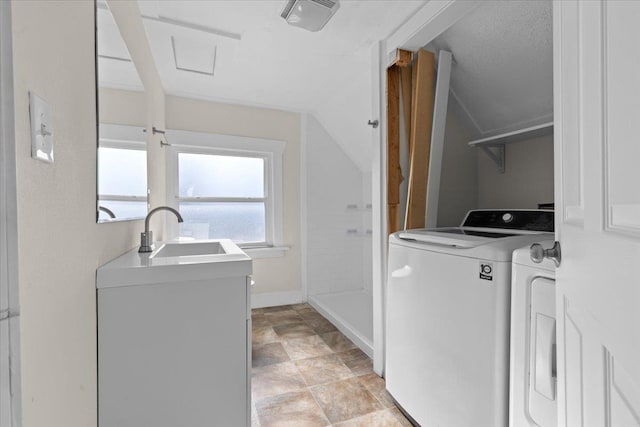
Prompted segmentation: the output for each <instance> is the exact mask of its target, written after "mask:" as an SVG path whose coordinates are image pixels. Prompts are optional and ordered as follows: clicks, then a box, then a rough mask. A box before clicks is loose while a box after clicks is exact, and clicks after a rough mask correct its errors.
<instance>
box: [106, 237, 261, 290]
mask: <svg viewBox="0 0 640 427" xmlns="http://www.w3.org/2000/svg"><path fill="white" fill-rule="evenodd" d="M155 246H156V249H155V250H154V251H153V252H146V253H141V252H138V248H134V249H131V250H130V251H128V252H127V253H125V254H123V255H121V256H119V257H118V258H116V259H114V260H112V261H111V262H108V263H107V264H105V265H103V266H102V267H100V268H99V269H98V275H97V286H98V289H100V288H107V287H114V286H127V285H141V284H153V283H168V282H179V281H189V280H204V279H206V280H210V279H214V278H216V277H234V276H247V275H249V274H251V269H252V267H251V258H249V257H248V256H247V254H245V253H244V252H243V251H242V249H240V248H239V247H238V245H236V244H235V243H233V241H231V240H229V239H217V240H196V241H178V242H176V241H171V242H155Z"/></svg>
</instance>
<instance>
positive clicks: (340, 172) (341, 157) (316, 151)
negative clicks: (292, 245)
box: [304, 115, 371, 295]
mask: <svg viewBox="0 0 640 427" xmlns="http://www.w3.org/2000/svg"><path fill="white" fill-rule="evenodd" d="M304 169H306V173H307V224H306V226H307V245H308V249H307V286H308V290H309V294H310V295H316V294H322V293H326V292H331V291H338V290H353V289H361V288H363V280H364V272H363V267H364V259H365V256H366V254H365V250H364V244H365V241H366V240H367V239H368V240H371V238H370V237H366V236H363V235H362V234H363V232H364V231H366V230H365V222H364V221H363V214H365V212H363V211H362V210H358V209H348V208H347V206H348V205H354V204H355V205H357V206H358V207H359V208H362V207H363V206H364V205H365V204H366V203H370V200H371V199H370V198H369V199H366V202H365V201H364V200H365V199H364V191H363V190H364V189H363V173H362V172H361V170H360V169H359V168H358V167H357V166H356V164H355V163H353V161H351V159H350V157H349V156H348V155H347V154H346V153H345V152H344V151H343V150H342V148H341V147H340V146H339V145H338V144H337V143H336V141H335V140H333V139H332V137H331V136H330V135H329V134H328V133H327V131H326V129H325V128H324V127H323V126H322V125H321V124H320V122H319V121H318V120H317V119H316V118H315V117H314V116H312V115H309V116H308V121H307V164H306V168H304ZM369 194H370V193H369ZM368 215H369V216H370V215H371V213H370V212H368ZM349 229H356V230H357V231H358V233H359V235H350V234H348V233H347V230H349ZM368 255H369V258H370V257H371V251H369V252H368Z"/></svg>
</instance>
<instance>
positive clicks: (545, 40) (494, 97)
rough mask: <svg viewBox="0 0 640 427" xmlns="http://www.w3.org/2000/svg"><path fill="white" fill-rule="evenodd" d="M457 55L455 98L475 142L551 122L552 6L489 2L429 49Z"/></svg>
mask: <svg viewBox="0 0 640 427" xmlns="http://www.w3.org/2000/svg"><path fill="white" fill-rule="evenodd" d="M427 48H428V49H430V50H439V49H444V50H448V51H450V52H452V53H453V57H454V65H453V67H452V70H451V94H452V95H453V96H454V97H455V98H456V101H457V102H458V104H460V106H461V107H462V111H463V112H464V113H466V114H464V115H465V116H466V117H463V118H464V119H466V121H467V123H468V124H469V125H470V126H469V127H470V128H471V133H472V134H473V135H472V137H473V138H475V137H486V136H492V135H495V134H500V133H503V132H509V131H512V130H517V129H522V128H525V127H529V126H534V125H537V124H541V123H545V122H550V121H552V120H553V23H552V4H551V1H490V2H485V3H484V4H483V5H482V6H480V7H479V8H477V9H475V10H474V11H473V12H471V13H470V14H469V15H467V16H466V17H464V18H463V19H461V20H460V21H458V22H457V23H456V24H455V25H454V26H453V27H451V28H449V29H448V30H447V31H445V32H444V33H443V34H441V35H440V36H438V37H437V38H436V39H435V40H434V41H433V42H432V43H430V44H429V45H428V46H427Z"/></svg>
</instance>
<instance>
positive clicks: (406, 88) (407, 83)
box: [400, 65, 413, 153]
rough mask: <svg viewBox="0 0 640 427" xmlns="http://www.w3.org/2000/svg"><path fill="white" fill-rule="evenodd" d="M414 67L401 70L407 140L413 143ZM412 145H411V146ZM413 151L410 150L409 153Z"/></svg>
mask: <svg viewBox="0 0 640 427" xmlns="http://www.w3.org/2000/svg"><path fill="white" fill-rule="evenodd" d="M412 75H413V67H412V66H411V65H408V66H406V67H402V68H400V88H401V90H402V110H403V114H402V116H403V119H404V128H405V131H406V135H407V139H408V140H409V142H411V138H410V135H411V100H412V98H413V87H412V85H413V78H412ZM409 145H411V144H409ZM410 152H411V150H409V153H410Z"/></svg>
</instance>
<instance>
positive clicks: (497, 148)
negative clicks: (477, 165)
mask: <svg viewBox="0 0 640 427" xmlns="http://www.w3.org/2000/svg"><path fill="white" fill-rule="evenodd" d="M480 148H482V151H484V152H485V153H486V154H487V156H489V158H490V159H491V160H493V162H494V163H495V164H496V165H497V166H498V171H500V173H504V170H505V169H504V151H505V148H504V144H500V145H494V146H490V147H488V146H486V145H482V146H480Z"/></svg>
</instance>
